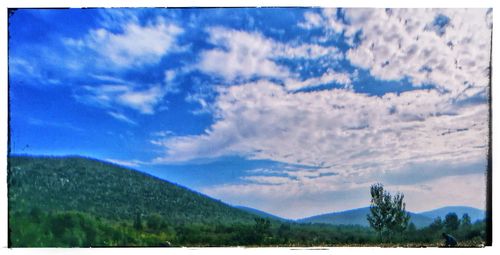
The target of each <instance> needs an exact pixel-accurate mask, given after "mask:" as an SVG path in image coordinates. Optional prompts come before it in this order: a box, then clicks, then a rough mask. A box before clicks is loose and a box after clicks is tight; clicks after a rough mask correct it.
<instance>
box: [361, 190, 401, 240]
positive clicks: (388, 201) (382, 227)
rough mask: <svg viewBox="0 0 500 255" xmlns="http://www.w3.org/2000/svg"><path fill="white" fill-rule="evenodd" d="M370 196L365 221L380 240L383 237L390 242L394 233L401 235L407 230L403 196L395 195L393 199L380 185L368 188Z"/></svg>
mask: <svg viewBox="0 0 500 255" xmlns="http://www.w3.org/2000/svg"><path fill="white" fill-rule="evenodd" d="M370 194H371V196H372V199H371V204H370V214H369V215H367V220H368V222H369V223H370V226H371V227H372V228H373V229H374V230H375V231H376V232H377V233H378V235H379V238H380V239H381V240H382V237H383V236H384V235H385V236H387V237H388V240H389V241H390V240H391V236H392V235H393V234H394V233H401V232H403V231H404V230H405V229H406V228H407V226H408V222H409V220H410V215H409V214H408V213H406V211H405V207H406V204H405V203H404V202H403V199H404V195H403V194H401V193H397V194H396V195H395V196H394V198H393V197H392V196H391V194H390V193H389V192H387V191H385V190H384V186H383V185H382V184H380V183H377V184H374V185H372V186H371V187H370Z"/></svg>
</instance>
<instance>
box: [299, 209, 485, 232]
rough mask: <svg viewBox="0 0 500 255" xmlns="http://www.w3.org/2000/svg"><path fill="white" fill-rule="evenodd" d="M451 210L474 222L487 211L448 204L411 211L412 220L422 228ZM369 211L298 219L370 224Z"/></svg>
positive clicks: (359, 210) (305, 221)
mask: <svg viewBox="0 0 500 255" xmlns="http://www.w3.org/2000/svg"><path fill="white" fill-rule="evenodd" d="M451 212H454V213H456V214H457V215H458V217H459V218H461V217H462V215H463V214H464V213H468V214H469V216H470V217H471V220H472V222H474V221H476V220H480V219H484V217H485V212H484V211H483V210H479V209H476V208H472V207H467V206H447V207H443V208H439V209H435V210H432V211H428V212H423V213H412V212H409V213H410V216H411V219H410V222H413V223H414V224H415V226H416V227H417V228H421V227H425V226H428V225H429V224H431V223H432V222H433V221H434V219H435V218H437V217H438V216H439V217H441V219H443V220H444V217H445V216H446V214H448V213H451ZM369 213H370V208H369V207H363V208H358V209H353V210H347V211H342V212H334V213H327V214H321V215H316V216H312V217H307V218H304V219H300V220H297V221H298V222H301V223H327V224H333V225H360V226H369V223H368V220H367V219H366V215H367V214H369Z"/></svg>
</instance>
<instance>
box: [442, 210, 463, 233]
mask: <svg viewBox="0 0 500 255" xmlns="http://www.w3.org/2000/svg"><path fill="white" fill-rule="evenodd" d="M459 226H460V220H459V219H458V216H457V214H456V213H448V214H446V216H445V217H444V228H445V229H446V231H448V232H452V231H455V230H457V229H458V227H459Z"/></svg>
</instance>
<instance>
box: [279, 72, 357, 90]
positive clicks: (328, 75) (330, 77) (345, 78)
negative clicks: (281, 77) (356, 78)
mask: <svg viewBox="0 0 500 255" xmlns="http://www.w3.org/2000/svg"><path fill="white" fill-rule="evenodd" d="M332 82H335V83H338V84H342V85H345V86H349V85H351V75H350V74H349V73H346V72H336V71H333V70H327V71H326V72H325V73H323V75H321V76H320V77H313V78H309V79H306V80H303V81H300V80H296V79H288V80H287V81H286V82H285V86H286V88H287V89H288V90H300V89H305V88H312V87H316V86H319V85H324V84H329V83H332Z"/></svg>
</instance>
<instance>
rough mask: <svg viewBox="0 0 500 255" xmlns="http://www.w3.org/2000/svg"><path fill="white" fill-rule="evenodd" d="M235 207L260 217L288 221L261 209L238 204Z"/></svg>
mask: <svg viewBox="0 0 500 255" xmlns="http://www.w3.org/2000/svg"><path fill="white" fill-rule="evenodd" d="M235 207H236V208H238V209H240V210H243V211H245V212H249V213H252V214H255V215H258V216H259V217H262V218H269V219H274V220H278V221H290V220H288V219H284V218H281V217H278V216H276V215H273V214H270V213H267V212H264V211H261V210H257V209H255V208H251V207H246V206H240V205H238V206H235Z"/></svg>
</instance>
